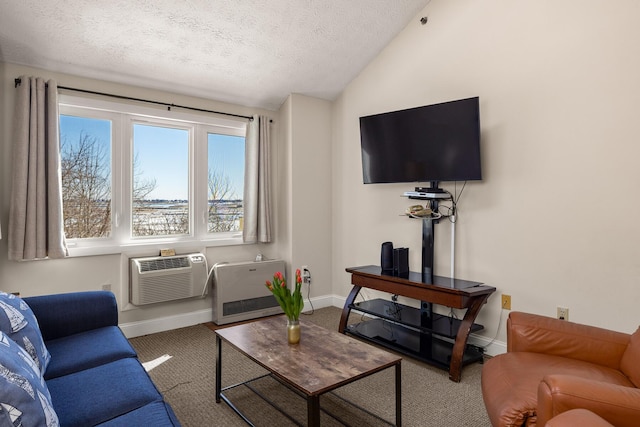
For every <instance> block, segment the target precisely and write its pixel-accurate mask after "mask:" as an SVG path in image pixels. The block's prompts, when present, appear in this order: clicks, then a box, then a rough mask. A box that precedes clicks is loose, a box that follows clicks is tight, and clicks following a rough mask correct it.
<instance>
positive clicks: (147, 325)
mask: <svg viewBox="0 0 640 427" xmlns="http://www.w3.org/2000/svg"><path fill="white" fill-rule="evenodd" d="M211 319H213V310H212V309H210V308H208V309H206V310H200V311H194V312H191V313H184V314H177V315H174V316H167V317H160V318H156V319H150V320H141V321H139V322H128V323H121V324H120V325H119V326H120V329H122V332H123V333H124V335H125V336H126V337H127V338H133V337H139V336H142V335H149V334H155V333H158V332H164V331H170V330H172V329H178V328H186V327H187V326H193V325H198V324H200V323H207V322H211Z"/></svg>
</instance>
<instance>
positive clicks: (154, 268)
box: [129, 253, 207, 305]
mask: <svg viewBox="0 0 640 427" xmlns="http://www.w3.org/2000/svg"><path fill="white" fill-rule="evenodd" d="M130 263H131V265H130V269H129V271H130V284H129V301H130V302H131V304H133V305H145V304H153V303H157V302H165V301H173V300H179V299H183V298H191V297H199V296H202V295H203V294H204V291H205V290H206V281H207V260H206V258H205V256H204V255H203V254H201V253H195V254H187V255H176V256H156V257H147V258H131V260H130Z"/></svg>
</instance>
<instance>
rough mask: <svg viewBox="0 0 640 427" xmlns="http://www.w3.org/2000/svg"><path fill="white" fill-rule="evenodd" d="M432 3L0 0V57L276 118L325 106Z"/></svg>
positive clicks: (398, 0)
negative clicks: (282, 112)
mask: <svg viewBox="0 0 640 427" xmlns="http://www.w3.org/2000/svg"><path fill="white" fill-rule="evenodd" d="M429 1H430V0H179V1H176V0H137V1H129V0H114V1H101V2H99V1H96V0H47V1H43V0H20V1H10V0H0V5H1V6H0V7H1V13H0V61H2V62H9V63H15V64H21V65H28V66H31V67H36V68H42V69H45V70H50V71H54V72H61V73H67V74H72V75H77V76H81V77H89V78H95V79H99V80H105V81H110V82H117V83H124V84H131V85H135V86H140V87H146V88H152V89H159V90H164V91H169V92H175V93H181V94H185V95H192V96H198V97H203V98H210V99H215V100H219V101H225V102H230V103H234V104H240V105H246V106H252V107H261V108H266V109H270V110H275V109H277V108H279V106H280V105H281V104H282V102H283V101H284V100H285V99H286V97H287V96H288V95H289V94H290V93H301V94H305V95H310V96H315V97H318V98H323V99H328V100H332V99H334V98H335V97H336V96H337V95H338V94H339V93H340V92H341V91H342V90H343V89H344V88H345V86H346V85H347V84H348V83H349V82H350V81H351V80H353V79H354V78H355V77H356V76H357V75H358V73H359V72H360V71H361V70H362V69H363V68H364V67H365V66H366V65H367V64H368V63H369V62H370V61H371V60H372V59H373V58H375V57H376V55H377V54H378V53H379V52H380V51H381V50H382V49H384V47H385V46H386V45H387V44H388V43H389V42H390V41H391V40H392V39H393V38H394V37H395V36H396V35H397V34H398V33H399V32H400V31H401V30H402V29H403V28H404V27H405V26H406V25H408V24H409V23H410V22H411V20H412V19H416V22H415V24H416V25H419V21H418V18H417V14H418V12H420V10H422V9H423V8H424V7H425V6H426V5H427V4H428V3H429ZM16 77H17V76H16Z"/></svg>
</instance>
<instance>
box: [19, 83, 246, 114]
mask: <svg viewBox="0 0 640 427" xmlns="http://www.w3.org/2000/svg"><path fill="white" fill-rule="evenodd" d="M14 83H15V87H18V86H20V84H22V79H21V78H17V79H15V80H14ZM58 89H64V90H72V91H74V92H82V93H89V94H92V95H102V96H110V97H112V98H118V99H125V100H127V101H138V102H146V103H148V104H156V105H163V106H165V107H167V110H169V111H171V107H175V108H184V109H186V110H193V111H200V112H202V113H214V114H222V115H225V116H232V117H240V118H243V119H247V120H249V121H251V120H253V117H251V116H243V115H241V114H233V113H225V112H223V111H214V110H205V109H203V108H196V107H187V106H185V105H178V104H172V103H168V102H160V101H151V100H148V99H142V98H133V97H130V96H123V95H115V94H112V93H105V92H96V91H93V90H86V89H77V88H73V87H66V86H58Z"/></svg>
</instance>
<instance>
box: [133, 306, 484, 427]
mask: <svg viewBox="0 0 640 427" xmlns="http://www.w3.org/2000/svg"><path fill="white" fill-rule="evenodd" d="M340 314H341V309H339V308H336V307H328V308H323V309H319V310H316V311H315V313H314V314H312V315H303V316H302V319H303V320H305V321H309V322H314V323H316V324H318V325H320V326H323V327H326V328H329V329H332V330H337V329H338V322H339V320H340ZM352 320H355V321H359V320H360V319H359V318H356V319H354V318H353V317H352V318H351V319H350V322H349V323H351V322H352ZM283 333H284V331H283ZM303 337H304V335H303ZM131 344H132V345H133V346H134V348H135V349H136V351H137V352H138V355H139V357H140V360H141V361H142V362H146V361H149V360H153V359H156V358H158V357H160V356H162V355H164V354H169V355H171V356H172V358H171V359H170V360H169V361H167V362H165V363H163V364H161V365H160V366H158V367H156V368H154V369H152V370H151V372H150V375H151V378H152V379H153V381H154V382H155V383H156V385H157V387H158V389H160V391H161V392H162V393H163V394H164V396H165V398H166V400H167V401H168V402H169V403H170V404H171V406H172V407H173V409H174V411H175V412H176V415H177V416H178V419H179V420H180V422H181V423H182V424H183V425H184V426H185V427H187V426H214V425H220V426H245V425H246V424H245V423H244V421H242V419H241V418H240V417H239V416H238V415H236V414H235V412H233V411H232V410H231V408H229V406H228V405H227V404H225V403H224V402H222V403H220V404H217V403H215V396H214V394H215V354H216V343H215V333H214V332H213V331H212V330H210V329H209V328H208V327H206V326H205V325H197V326H192V327H188V328H182V329H176V330H173V331H168V332H161V333H158V334H153V335H147V336H143V337H137V338H133V339H131ZM222 349H223V352H222V353H223V354H222V366H223V374H222V386H223V387H225V386H229V385H233V384H236V383H239V382H242V381H248V380H250V379H252V378H255V377H259V376H261V375H264V374H266V371H265V370H264V369H262V368H261V367H259V366H258V365H256V364H255V363H253V362H251V361H250V360H249V359H247V358H246V357H244V356H242V355H241V354H240V353H238V352H237V351H236V350H234V349H232V348H230V346H229V345H225V344H224V343H223V346H222ZM481 370H482V365H481V364H479V363H476V364H472V365H469V366H466V367H465V368H464V369H463V371H462V381H461V382H460V383H454V382H452V381H450V380H449V377H448V373H447V372H445V371H443V370H440V369H436V368H433V367H431V366H429V365H426V364H423V363H420V362H417V361H415V360H413V359H410V358H408V357H403V360H402V408H403V409H402V419H403V424H404V425H405V426H421V427H423V426H424V427H431V426H433V427H442V426H461V427H462V426H469V427H483V426H490V423H489V419H488V417H487V415H486V411H485V408H484V404H483V402H482V394H481V390H480V373H481ZM252 387H253V388H254V389H255V390H257V391H259V392H261V393H263V394H264V395H266V396H268V397H269V398H271V399H272V400H274V401H275V402H276V404H277V405H280V406H285V407H286V409H287V412H288V413H289V414H290V415H291V416H292V418H293V419H294V421H292V420H289V419H287V418H286V417H284V416H283V415H282V414H280V413H279V412H278V411H276V410H274V409H273V407H271V406H270V405H269V404H268V403H265V402H264V401H263V400H262V399H260V398H258V397H257V396H256V394H255V393H254V392H252V391H250V390H248V389H247V388H246V387H238V388H236V389H233V390H229V391H228V392H227V395H228V396H229V397H230V398H231V399H232V401H233V402H234V403H236V402H237V405H238V406H239V407H241V409H242V410H243V411H246V412H247V414H248V415H249V416H250V419H252V421H253V422H254V423H255V424H256V425H257V426H274V425H277V426H288V425H296V423H301V424H303V425H305V424H306V406H305V401H304V399H302V398H301V397H299V396H297V395H296V394H295V393H293V392H291V391H290V390H288V389H287V388H286V387H284V386H282V385H281V384H279V383H278V382H277V381H275V380H274V379H273V378H271V377H266V378H263V379H260V380H257V381H255V382H253V383H252ZM393 387H394V371H393V369H387V370H384V371H382V372H378V373H376V374H374V375H371V376H369V377H366V378H363V379H361V380H358V381H356V382H354V383H352V384H349V385H346V386H344V387H342V388H340V389H338V391H337V392H336V393H335V394H327V395H323V396H322V398H321V401H320V405H321V408H322V409H327V410H328V412H329V413H331V414H334V415H337V416H339V418H341V419H342V421H344V422H345V424H347V425H354V426H359V427H362V426H377V425H385V424H384V423H383V422H382V421H380V420H379V419H377V418H375V417H373V416H371V415H370V414H369V413H368V412H367V411H369V412H371V413H373V414H375V415H378V416H379V417H381V418H383V419H384V420H386V421H388V422H391V423H393V422H395V411H394V410H395V398H394V396H395V395H394V388H393ZM351 403H355V404H356V405H358V406H361V407H362V408H363V409H364V410H360V409H358V408H356V407H354V406H353V405H352V404H351ZM321 424H322V426H334V425H336V426H338V425H344V424H343V423H340V422H338V421H336V420H335V419H334V418H333V417H332V416H331V415H329V414H327V413H323V415H322V418H321ZM387 425H388V424H387Z"/></svg>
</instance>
